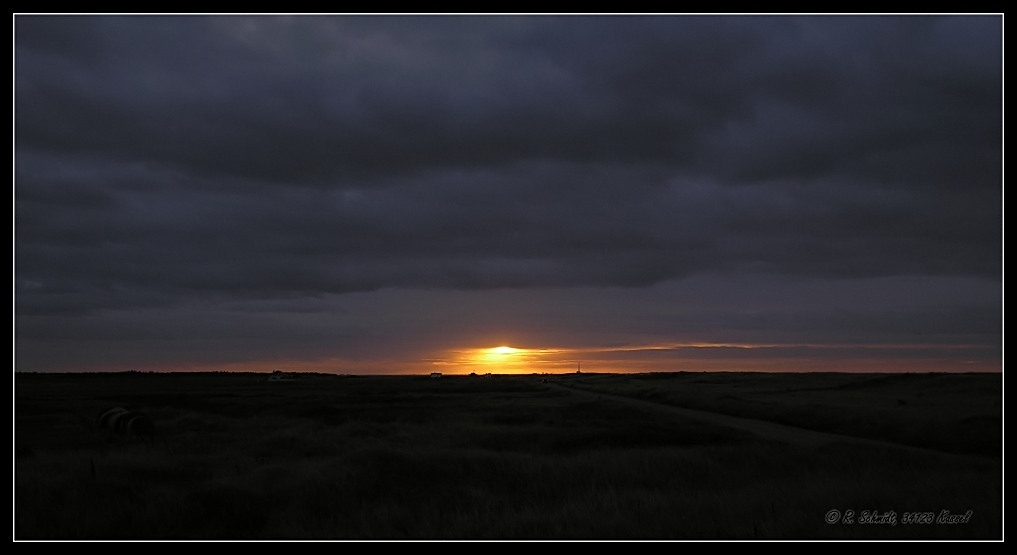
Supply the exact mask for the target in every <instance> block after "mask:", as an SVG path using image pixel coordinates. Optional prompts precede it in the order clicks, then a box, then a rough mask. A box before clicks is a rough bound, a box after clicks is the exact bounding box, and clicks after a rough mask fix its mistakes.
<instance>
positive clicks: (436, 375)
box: [431, 372, 441, 379]
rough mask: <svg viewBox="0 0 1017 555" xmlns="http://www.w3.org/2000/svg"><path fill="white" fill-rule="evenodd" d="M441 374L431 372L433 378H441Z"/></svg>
mask: <svg viewBox="0 0 1017 555" xmlns="http://www.w3.org/2000/svg"><path fill="white" fill-rule="evenodd" d="M440 377H441V372H431V378H432V379H433V378H440Z"/></svg>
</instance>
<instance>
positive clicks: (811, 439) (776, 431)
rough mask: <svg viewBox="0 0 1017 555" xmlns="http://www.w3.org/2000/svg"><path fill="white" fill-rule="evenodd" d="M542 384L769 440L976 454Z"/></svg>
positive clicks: (930, 452) (554, 384) (950, 454)
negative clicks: (934, 448) (946, 450)
mask: <svg viewBox="0 0 1017 555" xmlns="http://www.w3.org/2000/svg"><path fill="white" fill-rule="evenodd" d="M544 385H546V386H548V387H550V388H552V389H556V390H559V391H567V392H569V393H572V394H575V395H582V396H586V397H588V398H593V399H600V400H609V401H612V402H617V403H622V404H626V405H629V406H632V407H636V408H640V409H643V410H653V411H659V412H666V413H669V414H674V415H678V416H681V417H684V418H690V419H693V420H699V421H701V422H706V423H708V424H715V425H719V426H725V427H728V428H734V429H736V430H741V431H745V432H749V433H751V434H753V435H755V436H756V437H759V438H761V439H766V440H771V441H779V442H785V443H793V444H798V445H825V444H829V443H842V444H843V443H849V444H857V445H869V446H877V447H884V448H886V447H889V448H894V449H905V450H908V451H912V452H916V453H928V454H934V455H938V456H945V457H961V458H965V459H970V458H980V457H974V456H968V455H959V454H953V453H946V452H942V451H935V450H932V449H926V448H922V447H913V446H910V445H904V444H900V443H891V442H888V441H879V440H873V439H865V438H858V437H852V436H845V435H840V434H831V433H826V432H817V431H814V430H807V429H804V428H796V427H794V426H786V425H784V424H777V423H776V422H768V421H766V420H756V419H753V418H742V417H738V416H731V415H727V414H721V413H718V412H709V411H704V410H697V409H687V408H682V407H676V406H674V405H668V404H664V403H658V402H654V401H648V400H646V399H636V398H633V397H625V396H624V395H614V394H611V393H601V392H596V391H588V390H585V389H578V388H574V387H569V386H565V385H562V384H560V383H551V382H548V383H545V384H544Z"/></svg>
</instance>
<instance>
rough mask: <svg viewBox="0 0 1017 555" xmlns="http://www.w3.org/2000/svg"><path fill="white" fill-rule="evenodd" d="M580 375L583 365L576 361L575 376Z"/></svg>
mask: <svg viewBox="0 0 1017 555" xmlns="http://www.w3.org/2000/svg"><path fill="white" fill-rule="evenodd" d="M582 373H583V363H582V362H578V361H577V362H576V374H582Z"/></svg>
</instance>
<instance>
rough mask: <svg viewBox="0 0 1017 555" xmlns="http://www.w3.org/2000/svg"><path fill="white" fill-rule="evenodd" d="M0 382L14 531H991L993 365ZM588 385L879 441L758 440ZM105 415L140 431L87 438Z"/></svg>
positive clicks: (536, 534)
mask: <svg viewBox="0 0 1017 555" xmlns="http://www.w3.org/2000/svg"><path fill="white" fill-rule="evenodd" d="M544 380H549V381H551V382H554V383H558V384H563V385H568V386H569V387H575V388H581V389H585V390H587V391H595V392H599V393H603V394H605V395H604V396H603V397H601V398H597V397H590V396H584V395H577V394H574V393H570V392H569V391H567V390H562V389H558V388H553V387H550V386H551V385H554V384H553V383H552V384H545V383H543V382H544ZM14 386H15V399H14V404H15V406H14V408H15V411H14V412H15V422H14V424H15V426H14V432H15V437H14V455H15V456H14V539H15V540H53V539H73V540H82V539H84V540H88V539H142V540H192V539H217V540H230V539H236V540H246V539H318V540H352V539H374V540H387V539H496V540H497V539H506V540H511V539H649V540H653V539H990V540H991V539H997V540H998V539H1002V503H1003V494H1002V491H1003V490H1002V482H1003V477H1002V461H1001V452H1002V376H1001V375H999V374H965V375H941V374H918V375H857V374H705V373H673V374H663V373H662V374H641V375H587V374H583V375H563V376H553V377H547V376H497V375H495V376H490V377H481V376H446V377H443V378H440V379H431V378H428V377H417V376H404V377H397V376H383V377H367V376H346V377H340V376H328V375H298V376H296V378H295V379H294V380H292V381H282V382H269V381H267V380H266V376H264V375H255V374H142V373H123V374H60V375H43V374H30V375H24V374H18V375H16V376H15V379H14ZM607 394H611V395H614V394H621V395H625V396H630V397H639V398H643V399H647V400H652V401H655V402H658V403H661V404H673V405H677V406H685V407H695V408H701V409H707V410H712V411H718V412H726V413H728V414H737V415H740V416H748V417H752V418H759V419H767V420H772V421H778V422H782V423H786V424H792V425H795V426H799V427H807V428H812V429H818V430H823V431H830V432H836V433H839V434H846V435H849V436H857V437H866V438H876V439H881V440H886V441H889V442H892V443H894V444H899V445H900V446H893V445H882V446H880V445H867V444H862V443H858V442H854V441H852V440H850V439H848V438H845V439H844V440H843V441H831V442H829V443H826V444H822V445H811V444H804V443H803V444H798V443H794V442H773V441H766V440H762V439H759V438H756V437H753V436H751V435H749V434H748V433H747V432H742V431H739V430H736V429H731V428H727V427H722V426H719V425H709V424H706V423H703V422H700V421H694V420H687V419H684V418H682V417H680V416H678V415H675V414H672V413H669V412H667V411H661V410H653V409H652V408H645V409H641V408H638V407H631V406H628V405H623V404H620V403H617V402H615V401H613V400H612V398H611V397H610V396H609V395H607ZM114 406H123V407H125V408H127V409H129V410H137V411H141V412H144V413H145V414H147V415H148V416H149V417H150V418H151V420H152V422H153V423H154V426H155V430H154V431H153V432H152V433H150V434H145V435H129V434H124V433H116V432H111V431H107V430H102V429H99V428H97V427H96V426H95V419H96V417H97V416H98V415H99V414H100V413H101V412H102V411H104V410H106V409H109V408H110V407H114ZM914 446H917V447H920V449H916V448H914Z"/></svg>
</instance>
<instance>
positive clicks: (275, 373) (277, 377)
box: [268, 370, 293, 382]
mask: <svg viewBox="0 0 1017 555" xmlns="http://www.w3.org/2000/svg"><path fill="white" fill-rule="evenodd" d="M268 381H270V382H292V381H293V374H289V373H286V372H283V371H282V370H272V375H270V376H269V377H268Z"/></svg>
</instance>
